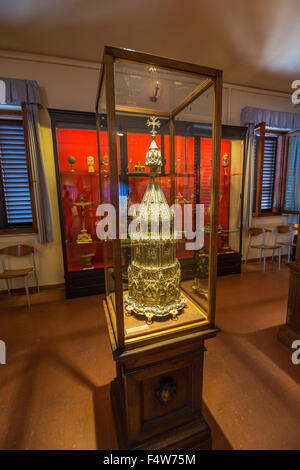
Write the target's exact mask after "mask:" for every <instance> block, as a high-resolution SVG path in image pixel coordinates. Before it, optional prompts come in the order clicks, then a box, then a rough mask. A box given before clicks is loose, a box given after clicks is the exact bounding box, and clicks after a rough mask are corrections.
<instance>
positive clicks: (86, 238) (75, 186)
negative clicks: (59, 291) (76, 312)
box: [49, 110, 108, 298]
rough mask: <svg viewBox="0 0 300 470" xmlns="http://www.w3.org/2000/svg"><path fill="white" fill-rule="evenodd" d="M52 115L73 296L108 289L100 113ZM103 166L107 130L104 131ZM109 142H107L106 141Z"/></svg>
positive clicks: (68, 286) (69, 289) (67, 280)
mask: <svg viewBox="0 0 300 470" xmlns="http://www.w3.org/2000/svg"><path fill="white" fill-rule="evenodd" d="M49 113H50V116H51V121H52V132H53V142H54V151H55V157H56V158H55V165H56V177H57V191H58V201H59V211H60V226H61V238H62V248H63V256H64V271H65V286H66V296H67V298H72V297H80V296H85V295H94V294H98V293H101V292H104V271H103V266H104V257H103V243H102V241H101V240H100V239H99V238H98V237H97V234H96V228H97V223H98V221H99V217H98V216H97V208H98V206H99V204H100V179H99V158H98V148H97V145H98V144H97V132H96V125H95V115H94V114H92V113H76V112H68V111H60V110H49ZM101 142H102V146H101V152H102V153H101V155H100V158H101V161H102V164H103V171H105V170H104V169H105V162H107V161H108V137H107V131H101ZM105 142H106V144H105Z"/></svg>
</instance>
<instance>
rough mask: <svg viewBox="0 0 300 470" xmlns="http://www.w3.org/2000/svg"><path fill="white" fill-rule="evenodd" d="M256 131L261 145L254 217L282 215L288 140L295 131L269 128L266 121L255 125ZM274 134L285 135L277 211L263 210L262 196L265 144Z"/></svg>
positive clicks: (258, 155) (258, 156)
mask: <svg viewBox="0 0 300 470" xmlns="http://www.w3.org/2000/svg"><path fill="white" fill-rule="evenodd" d="M255 133H256V134H257V133H259V147H258V154H257V159H258V161H257V174H256V178H257V185H256V201H255V211H254V212H253V217H270V216H273V217H274V216H275V217H276V216H280V215H282V214H283V213H286V212H285V211H284V210H283V204H282V202H283V201H284V194H285V175H286V161H287V148H288V147H287V141H288V136H289V135H292V134H295V133H294V132H291V133H289V132H287V131H281V130H272V129H268V128H267V126H266V123H265V122H261V123H259V124H257V126H255ZM269 135H274V136H275V137H280V136H283V137H284V142H283V149H284V150H283V159H282V165H281V172H280V185H279V187H280V189H279V191H278V192H279V199H280V207H279V208H278V210H276V211H262V210H261V197H262V179H263V168H264V146H265V138H266V136H269Z"/></svg>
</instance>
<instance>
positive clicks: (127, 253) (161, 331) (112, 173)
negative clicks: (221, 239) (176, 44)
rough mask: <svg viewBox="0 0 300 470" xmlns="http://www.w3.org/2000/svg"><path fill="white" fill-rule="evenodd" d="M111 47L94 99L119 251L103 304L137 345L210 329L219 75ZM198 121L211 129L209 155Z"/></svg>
mask: <svg viewBox="0 0 300 470" xmlns="http://www.w3.org/2000/svg"><path fill="white" fill-rule="evenodd" d="M110 51H111V52H109V53H108V54H105V56H104V63H103V65H104V67H103V72H102V73H103V75H102V76H103V77H105V80H106V87H103V86H102V87H101V83H102V82H101V79H100V93H99V97H100V98H99V101H98V105H97V113H98V123H99V122H100V120H99V118H100V116H101V114H102V112H103V109H104V108H105V107H106V114H105V117H106V118H107V126H108V142H109V168H108V173H109V182H110V195H109V202H110V203H111V204H112V205H113V207H114V211H115V214H116V221H117V222H116V234H115V235H116V236H115V237H112V236H111V235H112V234H110V236H108V237H107V241H106V242H105V243H104V247H105V250H108V251H112V253H113V264H112V265H110V264H109V263H106V262H105V272H106V280H107V290H106V304H105V305H106V312H107V316H108V320H109V323H110V326H111V328H110V331H111V336H112V337H113V340H114V342H115V347H116V348H117V349H124V348H125V349H132V348H135V347H137V346H139V345H142V344H143V345H145V344H149V343H151V342H153V341H160V340H162V339H165V338H167V337H174V336H182V335H186V334H192V333H193V332H195V331H201V330H203V331H205V329H208V328H212V327H213V326H214V309H215V282H216V260H217V236H216V233H217V232H216V230H217V227H218V210H217V203H216V202H218V201H216V198H217V197H218V194H219V188H218V180H219V178H218V174H219V171H220V168H219V156H220V148H219V147H220V129H221V123H220V119H221V114H220V100H221V74H220V72H218V71H215V70H210V69H209V71H208V73H207V69H205V70H202V69H201V72H202V73H200V69H199V73H196V72H195V70H192V71H191V72H188V71H187V70H186V69H184V70H180V65H179V66H178V69H176V67H174V66H173V65H172V67H169V66H168V64H166V66H164V65H162V64H154V63H153V62H152V63H151V62H150V63H149V62H147V61H146V62H145V63H143V58H142V56H140V58H139V59H138V60H133V61H131V60H130V58H129V59H128V60H122V59H121V58H120V57H118V56H117V55H118V52H117V54H116V56H114V52H112V51H113V50H112V49H110ZM114 51H115V50H114ZM117 51H120V50H117ZM123 52H124V53H125V54H127V53H128V54H129V56H130V51H123ZM183 68H184V67H183ZM192 69H193V68H192ZM103 90H105V93H104V92H103ZM104 101H106V103H105V105H104V104H103V102H104ZM187 122H189V123H192V124H190V125H186V123H187ZM196 123H197V124H198V123H203V124H204V123H205V127H206V137H205V139H203V141H202V145H203V157H202V155H200V138H199V132H198V128H197V124H196ZM98 130H100V129H98ZM99 140H100V149H101V145H102V144H101V132H100V134H99ZM202 158H203V162H202V163H201V160H202ZM201 165H202V166H201ZM202 253H205V254H206V255H207V261H206V266H205V269H203V270H202V278H201V282H200V288H199V285H198V284H199V283H198V284H197V283H196V279H195V278H196V272H195V264H196V263H197V259H198V258H199V256H200V257H201V254H202Z"/></svg>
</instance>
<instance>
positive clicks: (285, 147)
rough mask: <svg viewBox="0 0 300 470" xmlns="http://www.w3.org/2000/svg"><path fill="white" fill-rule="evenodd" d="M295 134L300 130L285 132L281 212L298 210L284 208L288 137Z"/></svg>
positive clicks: (298, 133) (292, 212)
mask: <svg viewBox="0 0 300 470" xmlns="http://www.w3.org/2000/svg"><path fill="white" fill-rule="evenodd" d="M295 135H300V131H294V132H288V133H287V134H286V139H285V142H284V161H283V169H282V188H281V199H280V205H281V211H282V213H283V214H299V211H291V210H288V209H285V190H286V173H287V163H288V149H289V138H290V137H293V136H295Z"/></svg>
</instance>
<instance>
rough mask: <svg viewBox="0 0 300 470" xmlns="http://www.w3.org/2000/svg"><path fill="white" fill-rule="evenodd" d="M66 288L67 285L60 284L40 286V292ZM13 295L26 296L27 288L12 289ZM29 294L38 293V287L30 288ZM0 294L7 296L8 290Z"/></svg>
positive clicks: (1, 291) (0, 291)
mask: <svg viewBox="0 0 300 470" xmlns="http://www.w3.org/2000/svg"><path fill="white" fill-rule="evenodd" d="M64 287H65V283H60V284H46V285H44V286H40V291H41V290H50V289H61V288H64ZM10 291H11V293H12V294H14V295H23V294H24V295H25V287H18V288H17V289H11V290H10ZM29 292H30V294H34V293H35V292H37V288H36V286H31V287H29ZM0 294H7V289H3V290H0Z"/></svg>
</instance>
